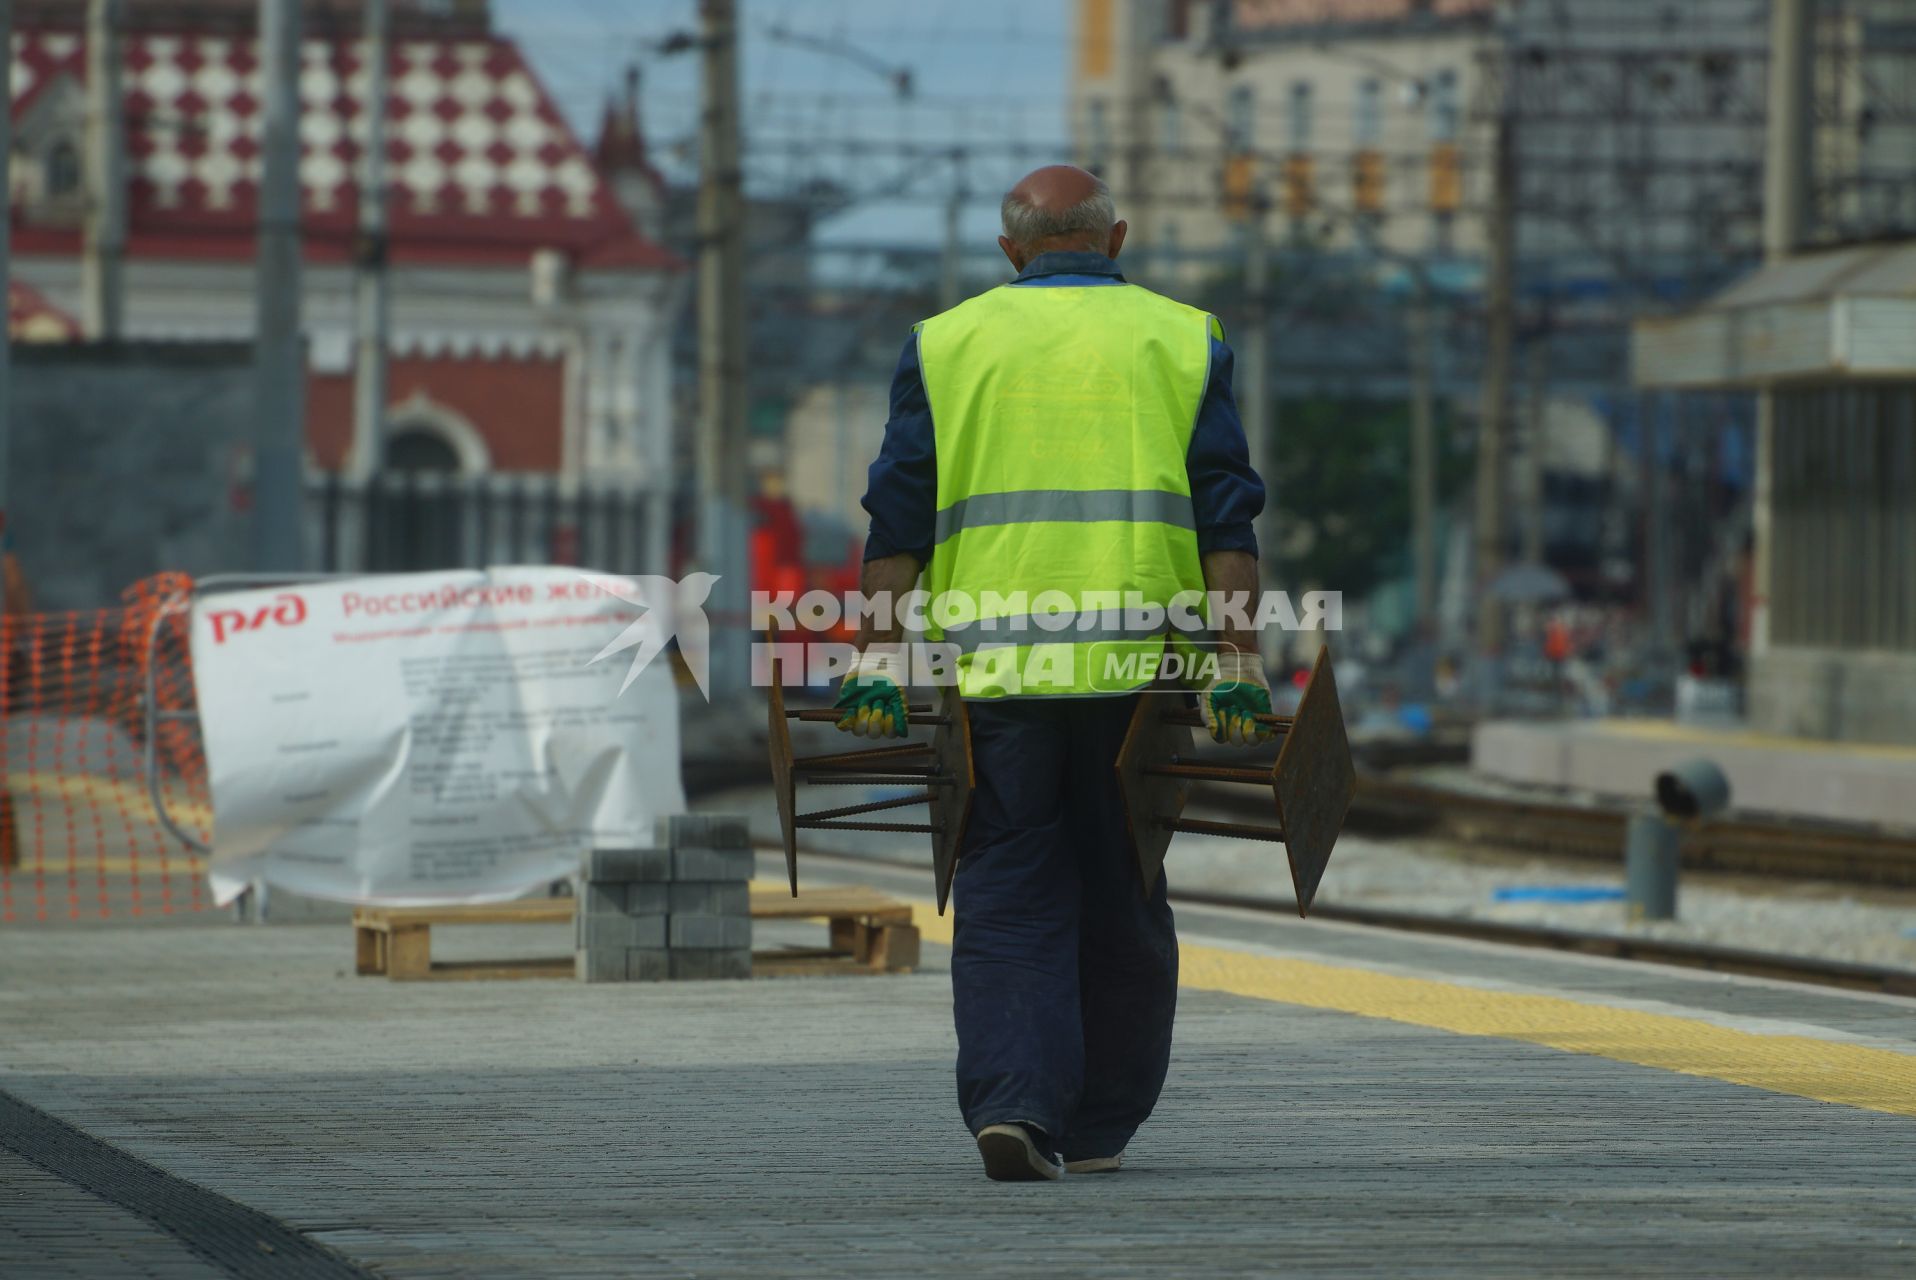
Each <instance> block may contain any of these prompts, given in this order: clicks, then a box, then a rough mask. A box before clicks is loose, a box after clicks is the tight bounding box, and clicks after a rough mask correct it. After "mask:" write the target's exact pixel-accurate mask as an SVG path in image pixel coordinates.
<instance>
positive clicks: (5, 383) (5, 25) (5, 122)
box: [0, 0, 13, 785]
mask: <svg viewBox="0 0 1916 1280" xmlns="http://www.w3.org/2000/svg"><path fill="white" fill-rule="evenodd" d="M12 48H13V0H0V50H8V49H12ZM12 101H13V59H12V58H11V57H5V58H0V102H7V103H11V102H12ZM12 154H13V112H12V111H0V156H10V155H12ZM12 279H13V184H12V183H11V182H0V290H8V291H10V289H9V285H10V282H11V281H12ZM12 373H13V335H12V330H11V328H10V327H6V326H0V557H4V556H5V555H6V554H7V553H8V552H10V551H12V550H13V529H12V527H11V526H9V525H8V524H7V475H8V465H9V463H10V462H11V460H12V454H13V438H12V436H11V434H10V426H9V424H10V423H11V422H12V420H13V415H12V414H11V413H10V412H9V409H10V407H11V405H12V398H11V397H12V394H13V377H12ZM6 611H7V575H6V573H5V572H4V571H0V617H5V616H6ZM6 660H7V655H6V654H4V653H0V662H5V661H6ZM0 785H4V784H0Z"/></svg>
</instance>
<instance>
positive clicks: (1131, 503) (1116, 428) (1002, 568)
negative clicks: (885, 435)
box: [917, 284, 1223, 698]
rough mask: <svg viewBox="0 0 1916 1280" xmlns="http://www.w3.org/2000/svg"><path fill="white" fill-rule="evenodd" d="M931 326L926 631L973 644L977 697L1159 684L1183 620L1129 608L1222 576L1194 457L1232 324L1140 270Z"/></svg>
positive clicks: (1036, 290)
mask: <svg viewBox="0 0 1916 1280" xmlns="http://www.w3.org/2000/svg"><path fill="white" fill-rule="evenodd" d="M917 332H918V362H919V368H920V369H921V370H922V373H923V377H924V382H925V392H926V395H927V397H928V398H929V400H930V403H931V420H932V433H933V437H934V440H935V445H936V454H937V466H938V517H937V527H936V533H935V542H934V546H933V548H932V554H931V563H930V564H929V565H928V566H927V568H926V580H927V581H926V589H927V590H928V592H929V593H930V595H931V600H932V605H933V608H932V611H931V613H930V614H929V615H928V617H927V625H926V634H927V636H928V638H930V639H932V640H935V641H936V640H942V641H945V642H947V643H951V644H955V645H956V646H957V647H958V648H959V649H960V650H961V652H962V654H963V656H962V657H961V658H960V676H959V688H960V692H961V693H963V694H964V696H966V697H971V698H1001V697H1018V696H1026V697H1029V696H1060V695H1062V696H1085V695H1098V694H1122V693H1128V692H1130V691H1132V690H1133V689H1136V688H1139V687H1141V686H1143V685H1145V684H1149V683H1150V682H1151V680H1152V679H1153V678H1154V676H1155V674H1156V671H1157V663H1158V662H1159V660H1160V659H1161V657H1162V655H1163V652H1164V643H1165V635H1166V632H1167V630H1168V629H1169V624H1168V622H1167V621H1165V620H1164V619H1163V617H1162V614H1161V613H1160V616H1159V618H1158V619H1157V620H1156V621H1153V620H1152V619H1151V618H1150V617H1149V616H1148V615H1149V609H1147V610H1145V611H1143V612H1142V613H1140V612H1137V611H1132V612H1131V613H1130V614H1129V615H1127V613H1126V611H1125V610H1124V609H1123V607H1122V606H1123V604H1124V603H1125V602H1126V601H1127V600H1129V601H1132V602H1143V603H1144V604H1146V605H1148V606H1156V608H1157V609H1158V610H1159V611H1162V610H1164V609H1165V608H1166V607H1168V606H1169V605H1170V604H1171V603H1172V601H1173V598H1174V597H1177V596H1179V594H1180V593H1193V594H1196V595H1201V593H1202V592H1203V590H1204V575H1203V571H1202V569H1201V568H1200V567H1199V563H1198V548H1197V534H1196V532H1195V525H1196V521H1195V519H1194V517H1193V514H1192V508H1191V484H1190V479H1189V477H1188V475H1187V474H1186V471H1185V455H1186V453H1187V451H1188V449H1189V446H1190V443H1191V431H1192V429H1193V427H1194V426H1195V424H1196V420H1197V411H1198V406H1199V403H1200V402H1201V401H1202V399H1203V396H1204V385H1205V380H1206V378H1207V377H1208V376H1209V373H1210V364H1211V337H1212V335H1213V334H1215V335H1216V336H1218V337H1220V338H1221V337H1223V328H1222V327H1221V326H1220V325H1219V324H1218V322H1217V320H1216V319H1215V318H1214V317H1212V316H1210V315H1208V314H1206V313H1205V312H1202V311H1199V310H1197V309H1195V308H1193V307H1187V306H1185V305H1184V304H1183V303H1180V302H1174V301H1172V300H1171V299H1169V298H1165V297H1161V296H1160V295H1158V294H1155V293H1152V292H1151V291H1150V290H1148V289H1143V288H1140V287H1138V286H1137V285H1132V284H1109V285H1091V286H1082V287H1070V286H1048V285H1004V286H1000V287H999V288H996V289H993V290H991V291H989V292H987V293H984V294H981V295H979V296H978V297H975V298H972V299H971V300H970V301H967V302H964V303H961V304H959V305H958V306H956V307H954V308H952V309H951V310H950V311H947V312H944V313H943V314H941V315H938V316H934V317H932V318H931V319H929V320H926V321H924V322H922V323H921V324H920V325H919V326H918V330H917ZM1019 593H1022V595H1023V599H1022V601H1020V599H1019ZM1052 593H1057V594H1052ZM1183 598H1184V599H1186V600H1187V601H1188V600H1190V599H1192V598H1193V595H1192V594H1187V595H1185V596H1184V597H1183ZM1066 602H1069V604H1068V607H1067V606H1066ZM1021 603H1022V606H1023V607H1022V610H1021V608H1020V604H1021ZM1021 611H1022V612H1023V613H1024V614H1025V615H1026V618H1027V621H1028V622H1029V623H1030V625H1028V626H1027V627H1026V628H1025V629H1023V630H1013V629H1011V626H1010V623H1009V620H1010V619H1012V618H1013V617H1015V616H1017V615H1018V614H1020V612H1021ZM1032 614H1038V615H1049V621H1051V622H1053V623H1054V624H1055V623H1056V622H1058V621H1060V620H1061V618H1062V620H1064V621H1066V622H1067V623H1068V626H1067V627H1066V628H1065V629H1058V630H1049V629H1045V628H1044V627H1043V626H1041V625H1039V623H1038V621H1037V620H1035V619H1032V618H1031V617H1030V615H1032ZM993 623H995V624H996V625H995V626H994V625H992V624H993Z"/></svg>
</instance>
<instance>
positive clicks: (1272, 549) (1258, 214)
mask: <svg viewBox="0 0 1916 1280" xmlns="http://www.w3.org/2000/svg"><path fill="white" fill-rule="evenodd" d="M1265 214H1266V201H1265V199H1264V189H1263V187H1261V186H1260V187H1257V188H1256V189H1254V190H1253V191H1252V192H1251V208H1250V217H1249V218H1247V219H1246V220H1245V223H1244V332H1243V333H1242V334H1240V335H1239V339H1238V343H1237V348H1236V354H1237V386H1238V394H1239V396H1240V398H1241V400H1242V402H1243V413H1242V416H1243V419H1244V438H1245V441H1246V443H1248V444H1249V446H1250V451H1251V467H1252V469H1253V470H1255V471H1256V472H1257V473H1258V474H1259V475H1260V476H1262V477H1264V484H1265V489H1266V495H1265V502H1264V513H1263V514H1262V515H1261V516H1259V517H1258V519H1257V541H1258V562H1259V564H1260V565H1261V566H1262V567H1263V572H1262V574H1261V575H1260V577H1261V578H1262V580H1264V581H1265V582H1269V581H1270V580H1271V578H1272V576H1273V575H1272V572H1271V571H1272V569H1273V568H1274V567H1275V565H1276V555H1277V527H1276V526H1277V495H1276V494H1275V493H1273V492H1271V491H1270V490H1271V488H1272V486H1273V485H1274V484H1275V477H1274V476H1273V475H1272V472H1273V471H1274V470H1275V468H1274V467H1273V466H1272V459H1271V371H1270V367H1269V355H1270V334H1269V332H1268V331H1267V329H1266V327H1265V326H1266V323H1267V318H1268V317H1269V315H1270V310H1271V303H1270V295H1269V293H1268V289H1267V285H1268V282H1269V278H1270V269H1269V265H1268V258H1269V253H1268V248H1269V245H1268V241H1267V240H1266V238H1265V234H1264V218H1265Z"/></svg>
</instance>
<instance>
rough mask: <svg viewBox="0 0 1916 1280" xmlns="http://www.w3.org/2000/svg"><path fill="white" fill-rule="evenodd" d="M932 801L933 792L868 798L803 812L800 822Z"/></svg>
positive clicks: (900, 807) (848, 816) (829, 818)
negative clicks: (863, 801) (857, 802)
mask: <svg viewBox="0 0 1916 1280" xmlns="http://www.w3.org/2000/svg"><path fill="white" fill-rule="evenodd" d="M930 802H931V792H929V791H924V792H920V793H918V794H917V795H909V796H896V797H894V798H892V799H890V800H868V801H866V802H865V803H863V804H848V805H845V806H843V807H842V808H838V809H820V810H819V811H818V812H817V813H801V814H799V815H798V821H800V822H831V821H833V820H834V819H837V818H852V817H856V816H857V815H859V814H861V813H881V812H883V811H884V810H886V809H904V808H907V807H909V806H911V805H914V804H928V803H930Z"/></svg>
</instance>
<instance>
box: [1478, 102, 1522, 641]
mask: <svg viewBox="0 0 1916 1280" xmlns="http://www.w3.org/2000/svg"><path fill="white" fill-rule="evenodd" d="M1508 74H1509V73H1508V71H1506V80H1505V83H1504V85H1503V86H1502V93H1503V100H1502V102H1500V103H1499V104H1498V108H1497V117H1496V122H1495V124H1494V125H1493V126H1492V128H1493V136H1492V140H1491V190H1490V218H1489V226H1488V227H1487V228H1486V240H1487V241H1488V244H1487V248H1488V251H1489V259H1490V260H1489V263H1488V264H1487V268H1486V273H1485V281H1484V305H1485V310H1486V320H1487V325H1486V332H1485V351H1484V399H1483V411H1482V415H1481V421H1480V425H1479V427H1478V432H1477V513H1476V514H1477V528H1476V541H1477V548H1476V550H1477V574H1476V578H1477V651H1478V653H1479V654H1480V655H1482V656H1484V657H1491V656H1493V655H1495V654H1496V653H1497V652H1498V651H1499V650H1500V649H1502V648H1503V630H1504V628H1503V613H1502V607H1501V606H1500V605H1498V604H1497V603H1496V602H1494V601H1492V600H1491V599H1490V596H1489V592H1488V588H1489V586H1490V584H1491V583H1492V582H1493V581H1494V580H1495V579H1496V577H1497V574H1498V572H1499V571H1500V570H1501V569H1502V568H1503V529H1504V510H1503V505H1504V504H1503V498H1504V494H1503V484H1504V456H1503V455H1504V441H1505V440H1506V439H1507V438H1508V436H1509V417H1510V362H1511V346H1512V344H1513V341H1514V338H1515V331H1516V300H1515V296H1514V294H1515V290H1516V238H1517V218H1516V212H1517V211H1516V187H1517V160H1516V139H1515V136H1514V135H1515V133H1516V129H1515V126H1514V122H1513V119H1512V116H1513V111H1514V106H1513V103H1512V101H1511V99H1512V97H1513V94H1512V91H1511V86H1510V84H1509V82H1508V78H1507V77H1508Z"/></svg>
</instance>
